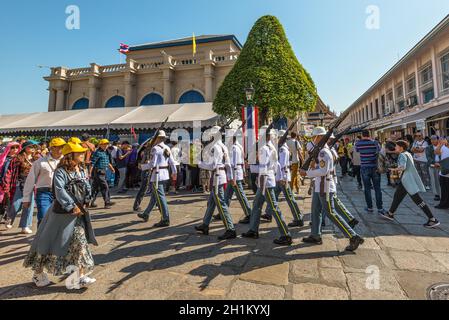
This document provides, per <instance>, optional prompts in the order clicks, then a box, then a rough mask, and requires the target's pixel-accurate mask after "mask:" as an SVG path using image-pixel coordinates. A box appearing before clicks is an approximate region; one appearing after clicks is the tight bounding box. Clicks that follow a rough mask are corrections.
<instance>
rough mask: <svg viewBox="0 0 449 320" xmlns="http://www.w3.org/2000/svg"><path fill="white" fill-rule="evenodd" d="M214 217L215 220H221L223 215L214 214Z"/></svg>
mask: <svg viewBox="0 0 449 320" xmlns="http://www.w3.org/2000/svg"><path fill="white" fill-rule="evenodd" d="M213 218H214V220H215V221H221V215H219V214H216V215H214V216H213Z"/></svg>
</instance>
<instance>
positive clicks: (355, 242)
mask: <svg viewBox="0 0 449 320" xmlns="http://www.w3.org/2000/svg"><path fill="white" fill-rule="evenodd" d="M364 242H365V240H363V238H362V237H360V236H355V237H352V238H351V240H349V246H347V247H346V251H350V252H354V251H355V250H357V248H358V247H359V246H360V245H361V244H363V243H364Z"/></svg>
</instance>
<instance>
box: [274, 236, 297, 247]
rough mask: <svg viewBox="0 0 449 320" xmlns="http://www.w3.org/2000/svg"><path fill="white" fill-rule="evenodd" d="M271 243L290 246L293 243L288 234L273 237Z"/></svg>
mask: <svg viewBox="0 0 449 320" xmlns="http://www.w3.org/2000/svg"><path fill="white" fill-rule="evenodd" d="M273 243H274V244H277V245H279V246H291V245H292V243H293V240H292V237H290V236H283V237H280V238H279V239H274V240H273Z"/></svg>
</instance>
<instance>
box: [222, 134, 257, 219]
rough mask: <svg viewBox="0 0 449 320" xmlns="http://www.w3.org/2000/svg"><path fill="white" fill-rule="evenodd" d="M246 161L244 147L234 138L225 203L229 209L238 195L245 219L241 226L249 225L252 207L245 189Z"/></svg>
mask: <svg viewBox="0 0 449 320" xmlns="http://www.w3.org/2000/svg"><path fill="white" fill-rule="evenodd" d="M244 169H245V159H244V158H243V147H242V146H241V145H240V144H239V143H238V141H237V137H235V136H234V137H233V145H232V148H231V157H230V163H229V175H228V176H229V180H228V185H227V187H226V192H225V201H226V204H227V205H228V207H229V206H230V204H231V200H232V196H233V195H234V193H235V194H236V195H237V199H238V200H239V203H240V206H241V207H242V209H243V213H244V214H245V217H244V218H243V219H242V220H240V221H239V223H240V224H249V220H250V215H251V206H250V204H249V201H248V198H247V196H246V194H245V191H244V189H243V180H244V174H245V173H244V172H245V171H244Z"/></svg>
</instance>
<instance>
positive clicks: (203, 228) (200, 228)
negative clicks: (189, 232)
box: [195, 224, 209, 236]
mask: <svg viewBox="0 0 449 320" xmlns="http://www.w3.org/2000/svg"><path fill="white" fill-rule="evenodd" d="M195 230H196V231H199V232H201V233H202V234H204V235H205V236H208V235H209V227H208V226H206V225H205V224H202V225H199V226H196V227H195Z"/></svg>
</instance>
